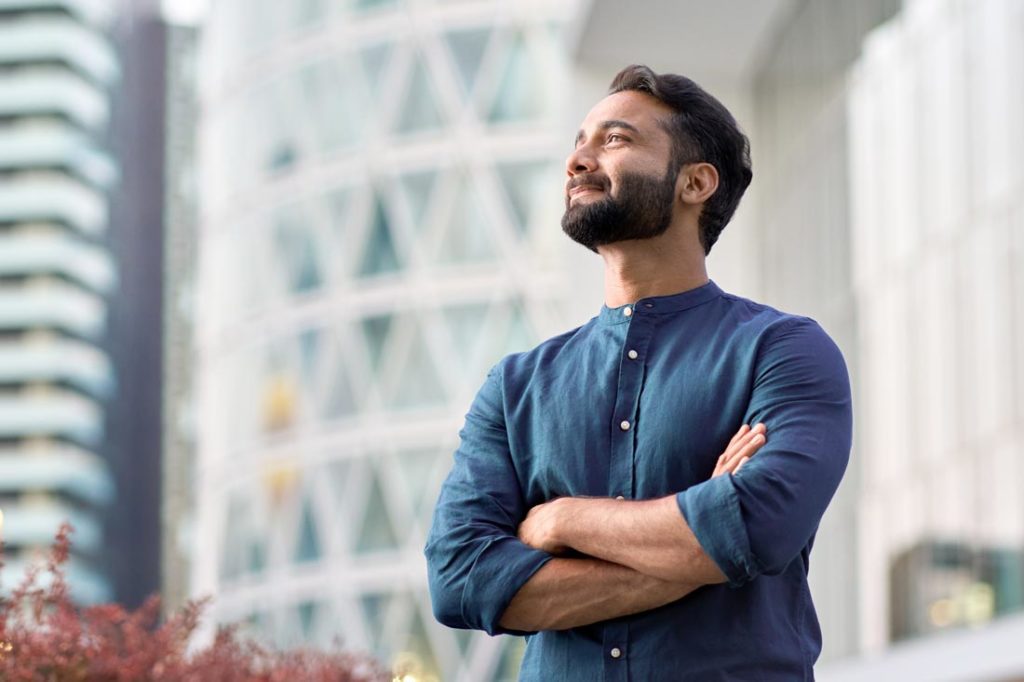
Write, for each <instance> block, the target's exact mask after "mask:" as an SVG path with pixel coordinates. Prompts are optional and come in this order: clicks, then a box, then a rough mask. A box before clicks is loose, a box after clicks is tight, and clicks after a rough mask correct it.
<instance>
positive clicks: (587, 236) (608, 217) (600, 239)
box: [562, 166, 676, 253]
mask: <svg viewBox="0 0 1024 682" xmlns="http://www.w3.org/2000/svg"><path fill="white" fill-rule="evenodd" d="M576 184H577V185H580V184H586V185H595V186H599V187H601V189H602V190H603V191H604V192H605V196H604V197H603V198H602V199H600V200H597V201H592V202H590V203H588V204H578V205H576V206H572V205H571V204H570V198H568V197H567V198H566V200H565V213H564V214H563V215H562V231H563V232H565V233H566V234H567V235H569V238H570V239H572V240H573V241H575V242H577V243H579V244H582V245H583V246H585V247H587V248H588V249H590V250H591V251H594V252H595V253H596V252H597V247H598V246H603V245H605V244H613V243H615V242H620V241H625V240H627V239H651V238H652V237H657V236H659V235H661V234H664V232H665V230H667V229H668V227H669V225H670V224H671V223H672V206H673V203H674V196H675V186H676V173H675V172H673V169H672V167H671V166H670V167H669V170H668V172H666V174H665V175H664V176H663V177H660V178H659V177H658V176H656V175H651V174H647V173H637V172H628V173H623V174H622V175H621V176H620V177H619V183H618V189H617V191H616V193H615V194H614V195H613V194H610V193H609V192H608V188H609V182H608V179H607V178H604V181H603V182H598V179H597V178H588V177H584V178H581V181H580V182H577V183H576Z"/></svg>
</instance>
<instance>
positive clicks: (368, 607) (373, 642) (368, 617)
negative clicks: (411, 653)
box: [359, 593, 392, 657]
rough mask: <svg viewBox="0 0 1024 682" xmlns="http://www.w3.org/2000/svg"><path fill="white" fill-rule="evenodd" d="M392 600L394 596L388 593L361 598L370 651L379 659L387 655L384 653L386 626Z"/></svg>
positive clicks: (365, 595)
mask: <svg viewBox="0 0 1024 682" xmlns="http://www.w3.org/2000/svg"><path fill="white" fill-rule="evenodd" d="M391 600H392V595H390V594H386V593H373V594H363V595H362V596H360V597H359V605H360V607H361V608H362V611H363V620H364V622H365V623H366V635H367V637H368V638H369V640H370V642H369V644H370V649H371V650H372V651H373V653H374V654H376V655H377V656H379V657H381V656H383V655H384V654H385V653H386V652H385V651H383V643H384V642H383V639H384V624H385V623H386V622H387V614H388V607H389V606H390V604H391Z"/></svg>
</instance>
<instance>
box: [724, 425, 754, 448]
mask: <svg viewBox="0 0 1024 682" xmlns="http://www.w3.org/2000/svg"><path fill="white" fill-rule="evenodd" d="M749 430H750V426H749V425H748V424H744V425H743V426H741V427H740V430H739V431H737V432H736V435H734V436H733V437H732V440H730V441H729V444H728V445H726V446H725V450H726V452H728V450H729V448H731V447H732V446H733V445H735V444H736V442H737V441H738V440H739V439H740V438H742V437H743V434H745V433H746V432H747V431H749Z"/></svg>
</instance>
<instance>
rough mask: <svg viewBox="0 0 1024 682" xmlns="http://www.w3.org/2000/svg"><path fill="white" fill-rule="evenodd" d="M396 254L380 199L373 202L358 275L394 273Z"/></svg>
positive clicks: (388, 222)
mask: <svg viewBox="0 0 1024 682" xmlns="http://www.w3.org/2000/svg"><path fill="white" fill-rule="evenodd" d="M399 267H400V265H399V259H398V252H397V250H396V249H395V242H394V239H393V237H392V234H391V225H390V221H389V220H388V215H387V211H386V210H385V208H384V203H383V202H382V201H381V199H380V197H376V198H375V199H374V202H373V217H372V221H371V224H370V233H369V235H367V239H366V246H365V247H364V250H363V258H362V262H361V263H360V266H359V274H360V275H362V276H367V275H379V274H385V273H389V272H395V271H397V270H398V269H399Z"/></svg>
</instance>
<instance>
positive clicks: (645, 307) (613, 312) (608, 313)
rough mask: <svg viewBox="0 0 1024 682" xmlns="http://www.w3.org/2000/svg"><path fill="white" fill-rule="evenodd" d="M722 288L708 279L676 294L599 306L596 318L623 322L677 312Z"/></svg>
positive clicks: (697, 303)
mask: <svg viewBox="0 0 1024 682" xmlns="http://www.w3.org/2000/svg"><path fill="white" fill-rule="evenodd" d="M722 293H723V292H722V290H721V289H720V288H719V287H718V285H717V284H715V282H714V280H711V279H709V280H708V281H707V282H706V283H705V284H702V285H700V286H699V287H696V288H694V289H687V290H686V291H683V292H680V293H678V294H668V295H666V296H649V297H647V298H641V299H640V300H639V301H637V302H636V303H627V304H626V305H621V306H619V307H617V308H609V307H608V306H607V305H602V306H601V313H600V314H599V315H598V319H600V321H601V322H602V323H604V324H623V323H625V322H629V321H630V320H631V319H632V317H633V316H634V315H660V314H665V313H677V312H680V311H682V310H686V309H687V308H693V307H694V306H698V305H700V304H702V303H707V302H708V301H710V300H712V299H714V298H717V297H719V296H721V295H722Z"/></svg>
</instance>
